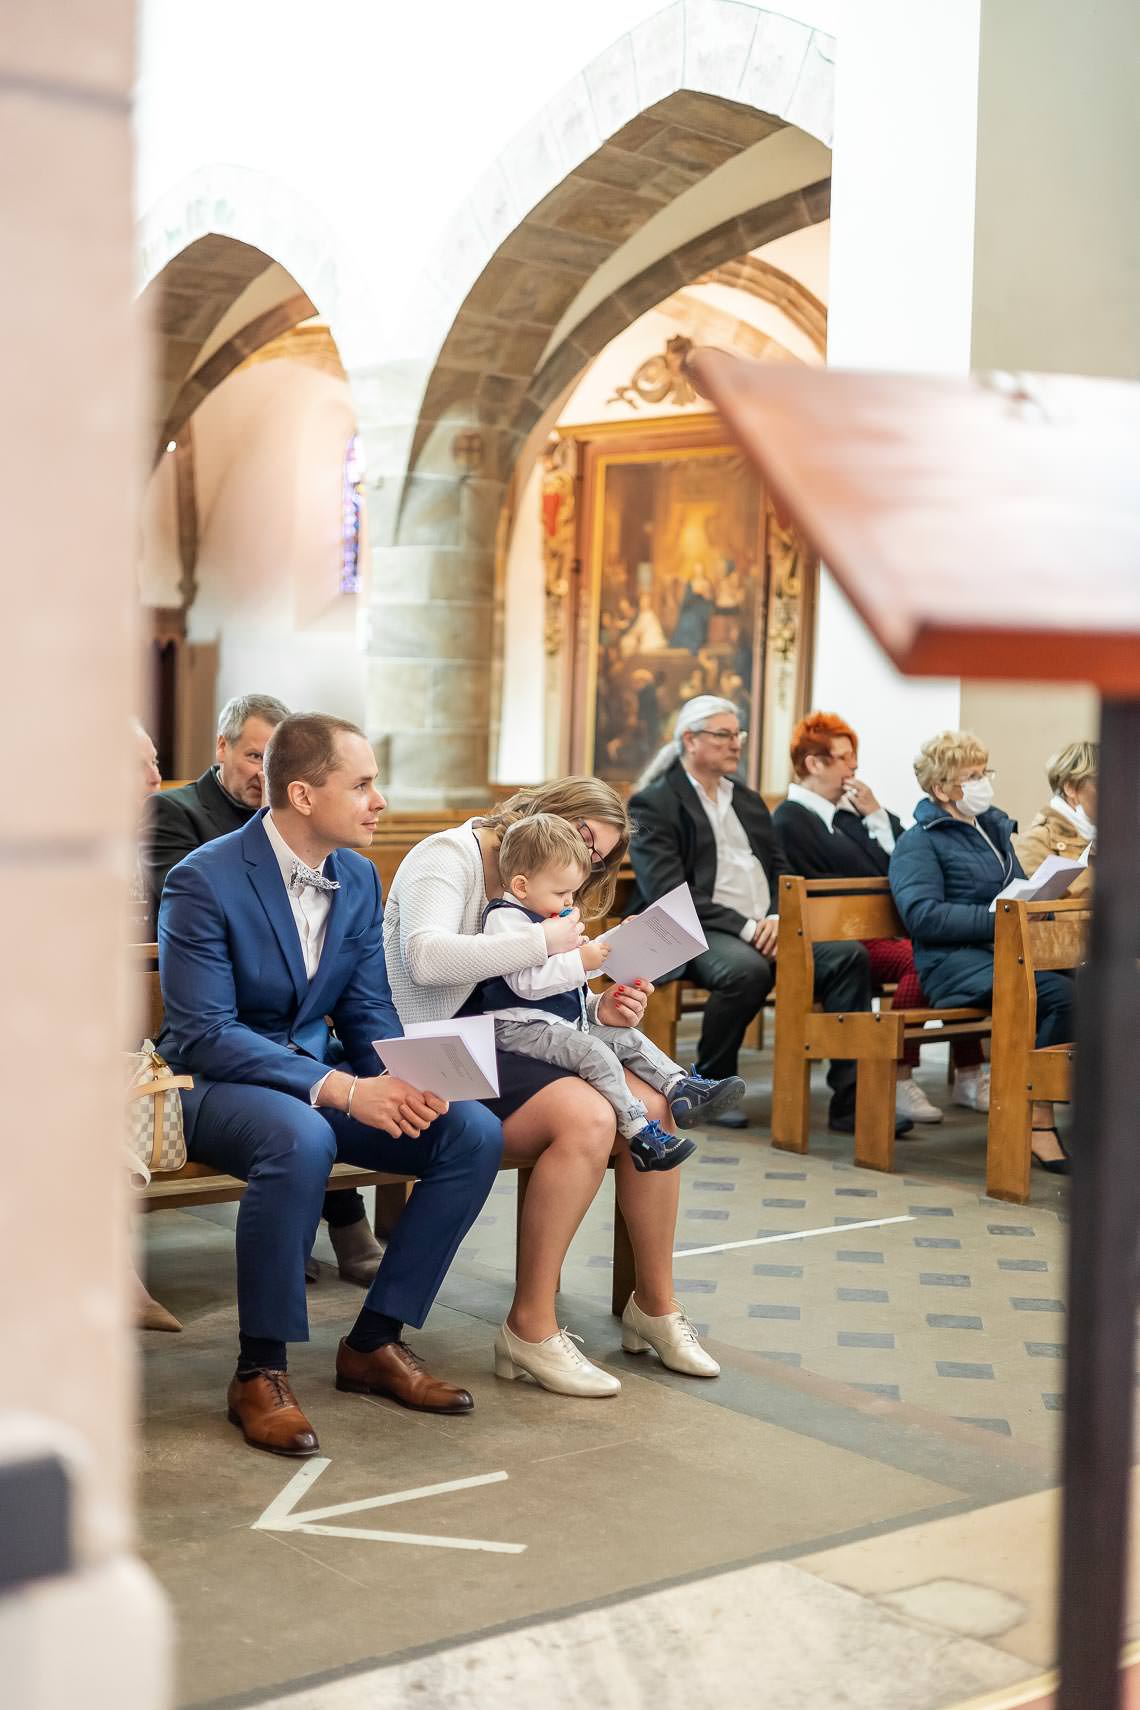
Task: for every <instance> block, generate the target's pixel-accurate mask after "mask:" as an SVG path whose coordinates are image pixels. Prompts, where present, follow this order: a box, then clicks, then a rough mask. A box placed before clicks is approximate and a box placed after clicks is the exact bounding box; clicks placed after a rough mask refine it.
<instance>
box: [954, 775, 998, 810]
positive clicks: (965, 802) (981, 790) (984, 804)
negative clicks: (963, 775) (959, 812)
mask: <svg viewBox="0 0 1140 1710" xmlns="http://www.w3.org/2000/svg"><path fill="white" fill-rule="evenodd" d="M960 805H961V806H962V807H964V808H965V810H966V812H967V813H968V814H971V815H972V816H973V817H974V819H977V818H978V817H979V815H980V814H983V813H985V811H986V809H987V808H991V807H993V805H994V787H993V784H992V783H991V782H990V780H989V779H988V778H971V779H969V781H968V782H967V783H965V784H963V785H962V801H961V804H960Z"/></svg>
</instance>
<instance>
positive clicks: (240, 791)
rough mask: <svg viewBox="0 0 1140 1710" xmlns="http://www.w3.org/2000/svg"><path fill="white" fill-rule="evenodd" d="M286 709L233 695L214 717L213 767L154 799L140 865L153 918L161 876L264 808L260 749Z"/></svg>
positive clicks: (268, 698) (266, 699) (263, 698)
mask: <svg viewBox="0 0 1140 1710" xmlns="http://www.w3.org/2000/svg"><path fill="white" fill-rule="evenodd" d="M288 714H289V708H288V707H287V706H284V705H283V704H282V702H281V701H279V700H275V699H274V697H273V696H272V695H239V696H236V697H235V698H234V699H233V700H230V701H227V702H226V704H225V706H224V707H223V708H222V710H221V713H220V714H219V717H218V747H217V756H216V758H215V761H214V764H213V765H212V766H211V767H209V768H208V770H207V771H205V772H203V773H202V776H201V777H200V778H195V780H194V782H193V783H192V784H183V785H182V786H181V788H180V789H177V790H163V791H162V792H161V793H160V794H156V795H154V796H153V797H152V798H151V800H150V802H149V804H148V808H147V815H146V819H145V821H144V831H143V839H142V843H143V867H144V870H145V874H146V881H147V890H148V891H149V893H150V900H151V907H152V909H153V911H154V917H155V918H156V919H157V917H158V899H159V898H160V897H161V895H162V887H163V885H164V884H165V883H166V875H167V874H168V873H169V871H170V869H171V868H172V867H176V866H177V865H178V863H179V861H184V860H185V858H186V856H187V855H189V853H190V851H191V850H192V849H200V848H201V846H202V844H203V843H210V842H212V840H213V839H214V838H215V837H225V835H226V833H227V832H230V831H239V830H240V829H241V827H242V826H243V825H247V824H248V823H249V821H250V820H251V819H252V818H253V816H254V814H255V813H256V812H257V810H258V808H260V807H262V806H263V805H264V800H265V750H266V748H267V746H268V744H269V738H270V737H271V736H272V735H273V732H274V731H275V730H276V728H277V726H278V725H279V724H280V723H281V720H282V719H283V718H287V717H288Z"/></svg>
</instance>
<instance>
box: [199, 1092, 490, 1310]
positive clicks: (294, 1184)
mask: <svg viewBox="0 0 1140 1710" xmlns="http://www.w3.org/2000/svg"><path fill="white" fill-rule="evenodd" d="M198 1084H199V1087H200V1088H201V1089H202V1091H201V1100H200V1103H199V1106H198V1113H197V1120H196V1122H195V1124H194V1131H193V1136H192V1138H191V1140H190V1141H189V1142H188V1151H189V1155H190V1156H191V1157H192V1158H193V1159H194V1160H195V1161H196V1162H198V1163H204V1164H211V1165H213V1167H214V1168H215V1169H219V1170H225V1171H226V1172H227V1173H228V1174H229V1175H232V1176H238V1177H239V1178H240V1179H241V1180H242V1181H245V1182H247V1183H248V1186H247V1188H246V1190H245V1193H244V1194H243V1196H242V1200H241V1205H240V1208H239V1211H238V1221H237V1293H238V1324H239V1327H240V1329H241V1330H242V1331H244V1333H245V1334H246V1335H247V1336H258V1337H267V1338H271V1339H273V1340H275V1341H283V1342H306V1341H308V1339H309V1318H308V1310H307V1307H306V1303H305V1259H306V1258H307V1256H308V1254H309V1251H310V1249H311V1248H312V1244H313V1237H314V1236H315V1234H316V1231H317V1223H318V1220H319V1218H320V1215H321V1201H322V1199H323V1198H324V1192H325V1183H326V1181H327V1179H328V1173H329V1170H330V1169H331V1168H332V1165H333V1163H334V1162H337V1163H342V1164H355V1165H356V1166H357V1167H358V1168H361V1169H367V1170H388V1171H391V1172H392V1173H393V1174H395V1175H409V1176H415V1177H416V1178H417V1180H416V1185H415V1187H414V1188H413V1190H412V1193H411V1195H410V1197H409V1200H408V1204H407V1206H406V1208H405V1210H404V1212H403V1214H402V1216H401V1217H400V1221H399V1223H398V1224H397V1226H396V1229H395V1231H394V1232H393V1234H392V1236H391V1239H390V1240H389V1242H388V1245H387V1249H386V1251H385V1254H384V1258H383V1260H382V1261H381V1264H380V1269H379V1271H378V1272H377V1274H376V1277H375V1280H374V1281H373V1283H372V1286H371V1288H370V1289H369V1291H368V1294H367V1296H366V1299H365V1304H366V1305H367V1306H368V1307H370V1308H371V1309H372V1310H373V1311H374V1312H383V1313H386V1314H388V1315H389V1316H390V1317H392V1318H398V1319H400V1321H401V1322H402V1323H405V1324H412V1325H416V1326H418V1325H421V1324H422V1323H423V1321H424V1319H425V1318H426V1317H427V1315H428V1312H429V1310H430V1308H431V1304H432V1301H433V1300H434V1299H435V1297H436V1294H437V1293H438V1291H439V1288H440V1285H441V1283H442V1282H443V1279H444V1276H445V1275H446V1274H447V1269H448V1266H449V1265H450V1264H451V1261H452V1259H453V1258H454V1257H455V1253H456V1250H457V1249H458V1247H459V1244H460V1242H461V1241H462V1240H463V1237H464V1235H466V1233H467V1231H468V1229H469V1228H470V1227H471V1225H472V1223H473V1222H474V1221H475V1218H476V1217H477V1216H478V1214H479V1210H480V1208H481V1206H482V1205H483V1202H484V1201H485V1200H486V1198H487V1195H488V1193H489V1192H490V1191H491V1186H492V1183H493V1182H494V1180H495V1174H496V1172H497V1170H498V1168H499V1163H500V1161H501V1158H502V1152H503V1134H502V1128H501V1126H500V1124H499V1122H498V1121H497V1119H496V1118H495V1117H494V1116H492V1115H491V1113H490V1111H488V1110H485V1109H484V1108H483V1106H482V1105H481V1104H476V1103H468V1102H464V1103H463V1104H457V1105H453V1106H452V1107H451V1109H450V1110H449V1111H448V1113H447V1115H446V1116H440V1117H437V1118H436V1120H435V1121H434V1122H433V1123H432V1124H431V1126H430V1128H428V1129H427V1131H426V1133H424V1134H422V1135H421V1136H420V1137H419V1138H418V1139H409V1138H407V1137H406V1136H404V1135H401V1136H400V1138H399V1139H393V1138H392V1136H391V1135H389V1134H385V1133H384V1132H383V1131H382V1130H380V1129H378V1128H368V1127H366V1126H365V1124H364V1123H362V1122H355V1121H353V1119H352V1118H351V1117H348V1116H344V1115H342V1113H341V1112H340V1111H334V1110H314V1109H313V1108H312V1107H311V1106H310V1105H308V1104H306V1103H304V1102H303V1101H302V1100H301V1099H298V1098H294V1097H293V1096H292V1095H291V1094H289V1093H284V1092H276V1091H274V1090H272V1089H271V1088H268V1087H258V1086H248V1085H243V1084H239V1083H236V1082H213V1083H203V1082H201V1081H200V1082H199V1083H198Z"/></svg>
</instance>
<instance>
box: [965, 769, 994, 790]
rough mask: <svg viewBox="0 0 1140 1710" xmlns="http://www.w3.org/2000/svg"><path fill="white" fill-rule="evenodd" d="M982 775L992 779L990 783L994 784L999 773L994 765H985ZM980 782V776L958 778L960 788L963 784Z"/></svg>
mask: <svg viewBox="0 0 1140 1710" xmlns="http://www.w3.org/2000/svg"><path fill="white" fill-rule="evenodd" d="M981 777H982V778H988V779H989V780H990V783H991V784H992V783H993V781H994V779H995V778H996V777H997V773H996V772H995V771H994V769H993V767H992V766H985V767H983V769H982V773H981ZM980 782H981V779H980V778H959V779H958V780H957V783H958V787H959V788H961V786H962V785H963V784H977V783H980Z"/></svg>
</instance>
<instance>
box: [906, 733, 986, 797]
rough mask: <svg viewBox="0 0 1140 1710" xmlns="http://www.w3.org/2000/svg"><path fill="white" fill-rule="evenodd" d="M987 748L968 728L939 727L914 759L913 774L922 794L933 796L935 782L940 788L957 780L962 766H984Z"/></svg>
mask: <svg viewBox="0 0 1140 1710" xmlns="http://www.w3.org/2000/svg"><path fill="white" fill-rule="evenodd" d="M989 757H990V756H989V751H988V750H987V749H986V748H985V747H984V746H983V744H982V743H980V742H979V741H978V739H977V737H976V736H974V735H973V734H972V733H971V732H970V731H968V730H940V731H939V732H938V735H937V736H932V737H931V738H930V740H929V742H924V743H923V745H922V747H921V748H920V749H919V751H918V758H917V759H916V760H915V762H914V775H915V777H916V778H917V779H918V787H919V789H920V790H921V791H922V792H923V794H924V795H927V796H933V793H934V786H935V784H940V785H941V786H942V788H943V789H945V788H946V786H947V784H955V783H957V781H958V773H959V772H960V771H961V770H962V767H963V766H984V765H985V764H986V762H987V761H988V759H989Z"/></svg>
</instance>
